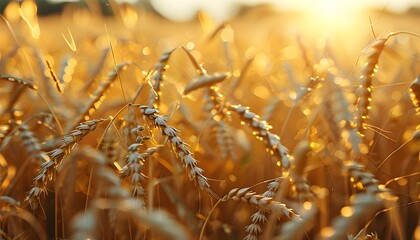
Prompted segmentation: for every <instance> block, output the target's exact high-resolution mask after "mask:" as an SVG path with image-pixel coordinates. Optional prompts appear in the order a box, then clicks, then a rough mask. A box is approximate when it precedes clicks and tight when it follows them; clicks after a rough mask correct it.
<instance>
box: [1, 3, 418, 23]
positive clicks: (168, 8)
mask: <svg viewBox="0 0 420 240" xmlns="http://www.w3.org/2000/svg"><path fill="white" fill-rule="evenodd" d="M9 2H11V1H10V0H6V1H0V10H1V11H3V9H4V8H5V6H6V5H7V4H8V3H9ZM15 2H19V0H15ZM92 2H99V3H100V5H101V7H102V10H103V13H104V14H111V13H112V11H111V9H110V8H109V3H108V2H109V1H108V0H39V1H37V4H38V14H40V15H44V14H52V13H56V12H59V11H61V10H62V8H63V7H64V5H67V4H76V5H79V6H89V5H92ZM113 2H118V3H130V4H135V5H138V6H141V7H143V8H145V9H148V10H150V11H156V12H157V13H158V14H160V15H161V16H163V17H165V18H168V19H170V20H173V21H190V20H193V19H194V18H195V17H196V16H197V12H199V11H205V12H206V13H207V14H209V15H211V16H212V17H213V18H214V19H215V20H216V21H224V20H227V19H229V18H232V17H233V16H235V15H237V14H239V13H240V12H241V10H243V9H244V8H249V7H252V6H256V5H263V4H270V5H272V6H274V7H275V8H277V10H279V11H298V12H303V13H306V14H311V13H313V12H317V13H319V14H320V15H324V16H325V17H329V16H330V15H335V16H331V17H336V16H339V15H341V14H344V15H342V16H347V15H348V14H349V13H352V14H357V13H358V12H360V11H362V10H366V9H377V10H385V11H389V12H392V13H398V14H402V13H407V12H417V13H419V12H420V10H419V9H420V1H418V0H370V1H365V0H352V1H334V0H295V1H288V0H232V1H224V0H212V1H204V0H199V1H196V0H178V1H172V0H114V1H113Z"/></svg>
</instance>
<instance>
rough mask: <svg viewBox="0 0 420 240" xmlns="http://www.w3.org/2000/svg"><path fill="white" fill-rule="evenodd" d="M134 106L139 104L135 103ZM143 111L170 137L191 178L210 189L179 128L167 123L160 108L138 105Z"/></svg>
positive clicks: (202, 187) (201, 186)
mask: <svg viewBox="0 0 420 240" xmlns="http://www.w3.org/2000/svg"><path fill="white" fill-rule="evenodd" d="M133 106H138V105H134V104H133ZM138 107H139V109H140V111H141V113H142V114H143V115H144V116H146V117H147V118H148V119H150V120H151V121H152V122H153V125H154V126H155V127H156V128H158V129H159V130H160V131H161V133H162V134H163V135H164V136H167V137H168V138H169V141H170V143H171V144H172V146H173V147H174V150H175V154H176V157H177V158H179V159H181V162H182V164H183V165H184V167H185V170H186V171H187V172H188V176H189V178H190V179H191V180H193V181H194V182H195V183H197V184H198V186H199V187H200V188H201V189H205V190H207V191H209V192H211V191H210V184H209V183H208V181H207V178H206V177H205V176H204V175H203V172H204V171H203V169H201V168H199V167H198V165H197V160H196V159H195V158H194V157H193V155H192V152H191V151H190V150H189V148H188V146H187V144H186V143H185V142H184V141H183V140H182V139H181V138H180V137H179V136H178V132H179V130H178V129H176V128H174V127H172V126H170V125H169V124H167V123H166V121H167V117H165V116H162V115H158V110H157V109H155V108H152V107H148V106H142V105H140V106H138Z"/></svg>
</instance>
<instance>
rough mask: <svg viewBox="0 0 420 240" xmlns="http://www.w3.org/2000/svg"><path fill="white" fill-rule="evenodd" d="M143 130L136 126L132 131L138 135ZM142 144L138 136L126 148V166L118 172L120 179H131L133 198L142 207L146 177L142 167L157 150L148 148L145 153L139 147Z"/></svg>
mask: <svg viewBox="0 0 420 240" xmlns="http://www.w3.org/2000/svg"><path fill="white" fill-rule="evenodd" d="M143 129H144V128H143V127H142V126H137V127H136V128H135V129H134V131H136V132H138V133H140V132H141V131H142V130H143ZM143 142H144V138H143V137H141V135H140V134H138V138H137V139H136V141H135V143H133V144H131V145H130V146H129V147H128V154H127V156H126V157H125V159H126V161H127V164H126V165H125V166H124V167H122V169H121V171H120V172H119V174H120V177H121V178H122V179H124V178H127V177H131V188H132V192H133V196H134V197H135V198H136V199H138V200H139V201H140V203H141V205H142V206H144V204H145V200H144V198H145V191H144V188H143V186H142V184H143V182H144V180H145V179H146V176H145V175H144V174H143V173H142V169H143V165H144V164H145V162H146V161H147V159H148V158H149V157H150V156H152V155H153V154H154V153H155V152H156V151H157V148H155V147H151V148H148V149H146V151H141V150H140V147H141V146H142V145H143Z"/></svg>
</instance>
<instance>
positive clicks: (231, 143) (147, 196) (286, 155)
mask: <svg viewBox="0 0 420 240" xmlns="http://www.w3.org/2000/svg"><path fill="white" fill-rule="evenodd" d="M113 10H114V11H115V16H114V17H112V18H109V19H104V18H102V17H101V16H99V15H97V14H92V11H93V10H92V9H90V10H86V9H85V10H83V9H73V10H72V9H70V10H68V11H65V12H64V13H63V15H62V16H61V21H62V24H63V26H66V25H67V24H69V22H68V21H71V19H74V20H75V23H74V24H76V26H75V27H78V28H74V29H72V31H70V28H69V31H68V32H66V31H62V30H60V31H62V32H63V39H61V38H59V37H60V36H58V37H57V33H56V32H54V31H51V28H52V27H44V28H43V27H42V26H48V24H50V22H51V21H57V19H56V18H53V19H38V18H37V16H36V8H35V5H34V2H33V1H24V2H23V3H22V4H21V5H19V4H18V3H11V4H9V6H8V7H7V8H6V11H5V13H4V17H3V18H2V29H1V32H2V34H3V35H4V36H5V37H4V39H2V40H1V41H2V45H1V47H0V53H1V55H0V56H1V58H0V86H1V88H0V91H1V94H0V102H1V105H0V106H1V107H0V111H1V115H0V180H1V182H0V183H1V188H0V191H1V196H0V202H1V209H2V211H1V215H0V216H1V218H0V222H1V229H0V236H1V238H2V239H3V238H4V239H53V238H56V239H60V238H61V239H69V238H74V239H88V238H89V239H197V238H200V239H240V238H244V239H272V238H275V239H347V238H348V239H411V238H416V237H418V236H419V231H420V230H419V228H418V227H417V228H416V226H417V225H418V223H419V222H418V214H419V210H418V204H419V182H418V177H419V175H420V169H419V164H418V163H419V151H420V148H419V147H418V146H419V143H420V138H419V128H420V127H419V126H420V124H419V116H418V113H419V112H420V111H419V101H420V92H419V81H420V80H419V77H418V74H419V73H420V66H419V62H418V59H417V58H413V57H412V54H406V51H410V52H413V51H419V49H415V48H414V47H411V48H407V47H406V46H403V45H401V44H400V42H399V41H393V40H395V39H398V37H399V35H397V34H391V35H390V36H389V37H387V38H383V39H377V40H373V41H372V44H370V45H369V46H368V48H367V50H366V51H363V53H362V55H363V57H364V58H363V60H360V62H363V64H359V65H361V67H360V69H361V70H360V74H357V73H358V70H357V68H358V67H359V66H357V67H356V68H354V66H352V67H351V71H349V69H348V68H347V67H346V66H341V68H338V67H337V65H338V64H337V65H336V64H335V63H336V62H335V60H334V59H332V58H329V57H325V55H322V59H321V61H319V63H315V62H316V59H317V58H315V57H314V58H313V59H310V58H311V57H310V56H312V55H315V54H316V50H314V52H313V53H312V52H311V50H310V49H304V48H303V45H302V44H301V43H299V44H296V45H299V47H300V48H301V50H302V51H304V52H305V56H307V57H305V58H304V59H300V58H297V59H286V60H284V57H285V56H286V55H285V56H281V58H280V57H279V56H276V54H274V53H273V52H275V51H269V52H265V51H264V50H261V53H258V52H255V51H256V50H255V49H253V50H252V51H251V52H254V53H253V54H254V55H252V54H251V55H249V54H245V52H246V51H247V50H249V49H247V47H248V46H244V45H246V44H247V41H241V39H235V41H232V39H231V37H227V36H226V35H229V34H232V32H233V31H236V29H235V26H234V25H233V26H232V27H231V26H227V25H223V26H221V27H219V28H216V30H214V31H213V32H210V33H208V35H206V36H204V37H202V36H201V37H199V36H196V39H189V40H188V41H186V42H185V44H182V43H178V42H176V41H175V43H171V44H168V43H167V42H164V41H163V42H159V41H158V40H157V39H159V36H153V34H152V33H155V32H156V31H157V30H156V29H151V30H148V31H150V32H146V33H145V32H143V31H146V30H144V28H139V29H142V30H138V32H136V31H134V30H133V28H132V24H133V21H134V23H136V22H135V19H136V18H134V17H133V16H143V15H142V14H144V15H145V16H148V15H147V14H146V13H144V12H142V11H140V10H138V9H135V8H133V7H130V6H129V5H113ZM242 20H243V19H242ZM87 21H92V22H100V21H104V22H106V26H105V27H104V29H103V31H99V30H92V31H87V30H85V28H86V26H84V27H82V26H83V24H86V22H87ZM142 21H143V22H146V23H148V24H156V23H157V22H159V21H161V20H159V19H156V18H153V17H150V16H149V17H143V19H142ZM233 23H234V22H233ZM233 23H232V24H233ZM111 26H115V27H119V28H121V29H126V30H127V29H128V30H130V31H122V32H118V31H116V32H112V29H113V28H112V27H111ZM237 26H238V28H240V27H241V25H237ZM65 28H66V27H64V29H65ZM204 28H205V26H203V29H204ZM52 29H53V30H55V31H56V30H57V28H56V27H54V28H52ZM79 29H80V30H79ZM108 30H109V32H108ZM152 30H153V31H152ZM179 31H184V30H179ZM237 31H238V32H240V30H237ZM203 32H206V31H204V30H203ZM156 34H157V33H156ZM218 36H221V37H220V38H219V37H218ZM58 39H59V40H58ZM168 39H170V38H169V36H168ZM168 41H169V40H168ZM417 41H418V40H417ZM292 44H293V43H292ZM174 45H175V46H174ZM274 50H276V49H274ZM387 51H389V52H390V53H391V54H387ZM248 52H249V51H248ZM396 52H398V53H399V54H396ZM270 54H271V55H270ZM339 54H340V52H337V53H335V55H339ZM333 55H334V54H332V53H331V54H330V56H333ZM243 56H245V58H246V60H243V58H244V57H243ZM262 56H263V57H262ZM407 56H408V57H407ZM394 58H398V61H395V59H394ZM280 59H283V60H280ZM282 61H283V62H282ZM284 62H285V63H284ZM282 64H284V69H282V68H277V66H281V65H282ZM302 65H304V66H306V68H311V69H310V71H309V72H310V73H311V75H310V76H309V77H308V76H306V78H304V76H305V75H304V74H302V75H300V74H297V73H298V72H300V71H301V70H302V68H301V66H302ZM382 65H384V66H386V68H382V67H381V66H382ZM270 66H276V68H273V69H272V70H270V71H267V69H269V68H270ZM378 67H379V68H378ZM392 70H397V71H396V73H394V72H393V71H392ZM349 72H351V73H349ZM357 75H360V76H361V77H359V76H357ZM393 75H395V76H393ZM343 76H346V78H344V77H343ZM300 78H302V79H306V80H304V81H301V80H300ZM405 78H408V79H409V80H407V81H402V80H401V79H405ZM412 79H414V81H413V80H412ZM390 96H392V97H390ZM259 114H261V116H259ZM289 149H290V150H289Z"/></svg>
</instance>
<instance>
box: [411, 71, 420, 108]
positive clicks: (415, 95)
mask: <svg viewBox="0 0 420 240" xmlns="http://www.w3.org/2000/svg"><path fill="white" fill-rule="evenodd" d="M409 91H410V99H411V101H412V102H413V105H414V107H415V109H416V113H417V114H420V75H418V76H417V78H416V79H414V81H413V82H412V83H411V85H410V90H409Z"/></svg>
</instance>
